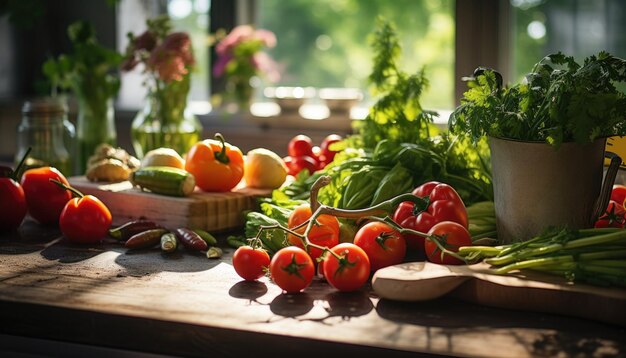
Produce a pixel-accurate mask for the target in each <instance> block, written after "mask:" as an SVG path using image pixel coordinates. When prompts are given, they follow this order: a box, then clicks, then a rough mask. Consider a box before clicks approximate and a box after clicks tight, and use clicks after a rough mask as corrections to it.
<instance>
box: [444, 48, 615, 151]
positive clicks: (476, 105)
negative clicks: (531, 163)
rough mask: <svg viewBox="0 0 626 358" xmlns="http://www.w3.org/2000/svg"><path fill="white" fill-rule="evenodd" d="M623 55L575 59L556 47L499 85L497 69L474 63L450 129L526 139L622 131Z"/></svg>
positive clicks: (557, 140)
mask: <svg viewBox="0 0 626 358" xmlns="http://www.w3.org/2000/svg"><path fill="white" fill-rule="evenodd" d="M625 81H626V61H625V60H623V59H621V58H617V57H614V56H612V55H610V54H609V53H607V52H600V53H599V54H598V55H597V56H590V57H588V58H586V59H585V60H584V63H583V65H582V66H581V65H579V64H578V63H577V62H576V61H575V60H574V58H573V57H569V56H565V55H563V54H562V53H560V52H559V53H556V54H552V55H548V56H546V57H545V58H544V59H542V60H541V61H540V62H539V63H537V64H536V65H535V66H534V68H533V70H532V72H531V73H529V74H527V75H526V77H525V79H524V81H523V82H522V83H520V84H517V85H514V86H512V87H509V88H503V87H502V79H501V77H500V74H498V73H497V72H495V71H493V70H489V69H484V68H479V69H477V70H476V71H475V72H474V77H472V78H471V79H470V81H469V84H468V86H469V90H468V91H466V92H465V94H464V95H463V99H462V101H461V102H462V103H461V105H460V106H459V107H457V108H456V110H455V111H454V112H453V113H452V115H451V116H450V121H449V126H450V130H451V131H452V132H454V133H459V134H460V133H464V134H469V135H470V136H471V137H472V138H473V139H474V140H478V139H479V138H481V137H482V136H485V135H486V136H493V137H500V138H508V139H517V140H525V141H545V142H547V143H548V144H551V145H553V146H554V147H557V148H558V146H559V145H560V144H561V143H563V142H577V143H590V142H592V141H594V140H595V139H597V138H600V137H607V136H612V135H626V96H625V95H624V93H623V92H621V91H619V90H618V89H617V88H616V84H617V83H619V82H625Z"/></svg>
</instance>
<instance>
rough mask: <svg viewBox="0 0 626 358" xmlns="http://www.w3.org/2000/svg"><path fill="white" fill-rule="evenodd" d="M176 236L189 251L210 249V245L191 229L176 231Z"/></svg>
mask: <svg viewBox="0 0 626 358" xmlns="http://www.w3.org/2000/svg"><path fill="white" fill-rule="evenodd" d="M174 234H175V235H176V238H177V239H178V241H180V242H181V243H182V244H183V246H185V247H186V248H187V249H189V250H193V251H205V250H207V249H208V248H209V245H208V244H207V243H206V241H204V240H202V238H201V237H200V235H198V234H196V233H195V232H193V231H192V230H190V229H184V228H180V229H176V230H174Z"/></svg>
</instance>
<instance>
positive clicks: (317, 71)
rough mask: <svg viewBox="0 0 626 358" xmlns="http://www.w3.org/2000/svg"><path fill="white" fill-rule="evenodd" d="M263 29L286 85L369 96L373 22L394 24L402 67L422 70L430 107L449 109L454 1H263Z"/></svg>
mask: <svg viewBox="0 0 626 358" xmlns="http://www.w3.org/2000/svg"><path fill="white" fill-rule="evenodd" d="M258 10H259V17H258V19H259V27H262V28H266V29H268V30H271V31H273V32H274V33H275V34H276V36H277V38H278V44H277V46H276V47H275V48H274V49H273V50H272V51H270V54H271V56H272V57H273V58H274V59H275V60H276V61H277V62H278V63H279V65H280V66H281V67H282V70H283V71H282V73H283V77H282V80H281V85H290V86H314V87H358V88H361V89H363V90H364V93H367V92H368V91H367V89H368V87H367V86H368V75H369V74H370V71H371V69H372V54H371V52H372V50H371V48H370V47H369V45H368V43H369V42H368V36H369V34H371V33H372V31H373V29H374V27H375V19H376V17H378V16H383V17H385V18H388V19H393V22H394V23H395V24H396V25H397V28H398V30H399V31H398V33H399V35H400V38H399V42H400V46H401V47H402V49H403V58H402V62H401V63H400V67H402V68H403V69H405V70H406V71H407V72H408V73H414V72H416V71H417V70H418V69H420V68H421V67H423V66H425V75H426V77H427V78H429V80H430V83H431V86H430V88H429V89H428V90H427V91H426V92H425V93H424V94H423V97H422V102H423V103H424V106H425V107H427V108H452V107H453V105H454V100H453V96H454V93H453V84H454V81H453V77H454V15H453V14H454V1H453V0H419V1H417V0H395V1H388V0H367V1H363V0H317V1H310V0H290V1H280V0H262V1H259V3H258Z"/></svg>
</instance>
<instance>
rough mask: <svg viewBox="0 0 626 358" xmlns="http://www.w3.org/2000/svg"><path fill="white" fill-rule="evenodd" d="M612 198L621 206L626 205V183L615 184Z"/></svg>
mask: <svg viewBox="0 0 626 358" xmlns="http://www.w3.org/2000/svg"><path fill="white" fill-rule="evenodd" d="M611 200H613V201H615V202H617V203H618V204H620V205H621V206H624V205H626V185H621V184H615V185H613V190H611Z"/></svg>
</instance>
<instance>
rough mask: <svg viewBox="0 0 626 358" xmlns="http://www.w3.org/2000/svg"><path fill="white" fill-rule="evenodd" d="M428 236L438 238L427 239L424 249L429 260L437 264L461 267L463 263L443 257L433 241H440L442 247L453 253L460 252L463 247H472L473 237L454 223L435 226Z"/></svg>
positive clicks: (443, 222) (449, 222) (461, 226)
mask: <svg viewBox="0 0 626 358" xmlns="http://www.w3.org/2000/svg"><path fill="white" fill-rule="evenodd" d="M428 235H431V236H436V237H435V238H431V239H427V240H425V242H424V247H425V248H424V249H425V251H426V256H427V257H428V260H429V261H431V262H434V263H437V264H444V265H461V264H464V262H463V261H461V260H459V259H457V258H456V257H453V256H450V255H447V254H444V255H443V257H442V255H441V250H439V247H437V244H435V242H434V241H433V240H439V242H440V243H441V245H442V246H443V247H445V248H446V249H448V250H449V251H452V252H457V251H459V247H461V246H470V245H472V237H471V235H470V233H469V231H467V229H466V228H465V227H464V226H463V225H461V224H459V223H456V222H453V221H442V222H440V223H437V224H435V226H433V227H432V228H431V229H430V231H428Z"/></svg>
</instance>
